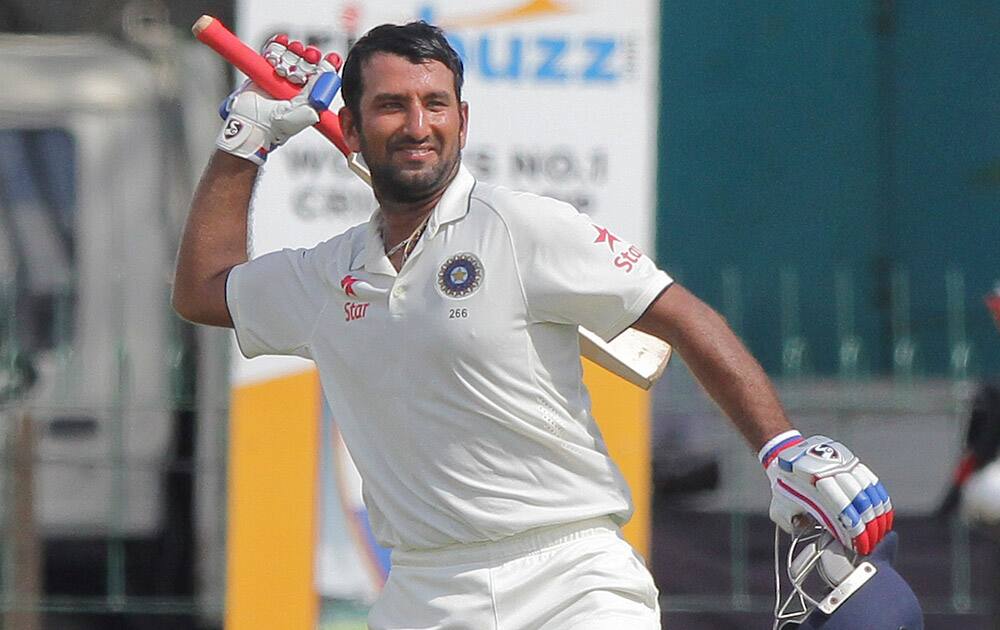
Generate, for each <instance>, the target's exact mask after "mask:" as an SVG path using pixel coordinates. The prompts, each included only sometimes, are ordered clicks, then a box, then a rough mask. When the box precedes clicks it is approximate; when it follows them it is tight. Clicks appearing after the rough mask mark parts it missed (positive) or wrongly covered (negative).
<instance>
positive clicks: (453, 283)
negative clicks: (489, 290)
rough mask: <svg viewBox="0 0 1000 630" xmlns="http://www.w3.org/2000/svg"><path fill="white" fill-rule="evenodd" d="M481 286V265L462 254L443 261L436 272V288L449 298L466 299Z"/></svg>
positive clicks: (469, 255) (472, 256) (477, 260)
mask: <svg viewBox="0 0 1000 630" xmlns="http://www.w3.org/2000/svg"><path fill="white" fill-rule="evenodd" d="M482 284H483V263H481V262H479V259H478V258H476V256H475V255H474V254H470V253H468V252H463V253H461V254H455V255H454V256H452V257H451V258H449V259H448V260H446V261H444V264H443V265H441V269H439V270H438V288H439V289H441V293H444V294H445V295H447V296H448V297H451V298H466V297H469V296H470V295H472V294H473V293H475V292H476V291H477V290H478V289H479V287H480V286H481V285H482Z"/></svg>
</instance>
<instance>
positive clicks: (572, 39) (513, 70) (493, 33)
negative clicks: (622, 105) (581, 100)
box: [418, 6, 639, 86]
mask: <svg viewBox="0 0 1000 630" xmlns="http://www.w3.org/2000/svg"><path fill="white" fill-rule="evenodd" d="M418 19H421V20H424V21H426V22H428V23H430V24H441V26H442V27H443V28H444V30H445V33H446V35H447V37H448V41H449V42H450V43H451V45H452V47H454V48H455V51H456V52H458V54H459V56H460V57H461V58H462V62H463V64H464V65H465V72H466V75H467V76H475V77H477V78H480V79H482V80H485V81H489V82H505V83H532V84H539V85H567V84H575V85H581V84H582V85H594V86H607V85H612V84H616V83H619V82H622V81H626V80H629V79H632V78H634V77H635V76H636V75H637V67H638V59H637V57H638V50H639V43H638V41H637V40H638V38H637V37H636V36H633V35H629V34H624V33H614V32H597V31H593V30H588V31H587V32H581V33H574V32H570V31H565V30H559V29H545V30H541V29H523V28H518V26H517V25H516V24H513V25H512V24H506V23H503V24H501V23H498V24H496V25H488V26H487V27H485V28H484V27H482V26H463V24H462V22H463V21H462V20H454V21H452V20H449V19H447V16H442V15H439V14H437V13H436V12H435V11H434V10H433V9H432V8H431V7H427V6H425V7H423V8H422V9H421V10H420V11H419V13H418ZM468 21H469V22H472V21H473V20H468ZM453 22H454V23H453Z"/></svg>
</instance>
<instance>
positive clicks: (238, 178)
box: [173, 36, 340, 328]
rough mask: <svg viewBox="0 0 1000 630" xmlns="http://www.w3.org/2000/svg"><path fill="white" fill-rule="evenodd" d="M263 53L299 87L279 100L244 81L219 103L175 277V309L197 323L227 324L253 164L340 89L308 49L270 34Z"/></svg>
mask: <svg viewBox="0 0 1000 630" xmlns="http://www.w3.org/2000/svg"><path fill="white" fill-rule="evenodd" d="M272 52H273V53H277V54H269V53H272ZM264 53H265V58H266V59H267V61H268V63H270V64H271V65H273V66H274V67H275V72H277V73H278V74H279V75H280V76H282V77H286V78H287V79H288V80H289V81H291V82H293V83H296V84H300V85H301V84H305V85H304V87H303V89H302V90H301V92H299V94H298V95H297V96H295V97H294V98H292V99H291V100H278V99H273V98H271V97H270V96H268V95H267V94H266V93H265V92H263V91H262V90H260V89H259V88H258V87H257V86H256V85H255V84H253V83H251V82H246V83H244V84H243V85H242V86H240V87H239V88H238V89H237V90H236V91H234V92H233V93H232V94H230V95H229V98H228V99H227V100H226V102H225V103H224V104H223V109H222V111H221V113H222V115H223V117H224V118H225V120H226V122H225V124H224V125H223V127H222V130H221V131H220V132H219V136H218V138H217V139H216V141H215V144H216V146H217V147H218V148H219V151H216V152H215V155H213V156H212V159H211V161H210V162H209V164H208V167H207V168H206V169H205V173H204V174H203V175H202V178H201V182H199V184H198V189H197V191H195V195H194V200H193V201H192V202H191V213H190V214H189V215H188V220H187V225H185V227H184V236H183V237H182V238H181V245H180V250H179V252H178V254H177V267H176V271H175V274H174V294H173V305H174V309H175V310H176V311H177V313H178V314H180V316H181V317H183V318H184V319H187V320H190V321H192V322H195V323H198V324H209V325H212V326H226V327H228V328H232V327H233V320H232V317H231V316H230V314H229V309H228V307H227V305H226V279H227V278H228V276H229V271H230V270H231V269H232V268H233V267H235V266H236V265H239V264H240V263H243V262H246V260H247V211H248V208H249V207H250V198H251V197H252V195H253V186H254V182H255V181H256V178H257V170H258V167H259V166H261V165H263V164H264V162H265V161H266V160H267V156H268V155H269V154H270V153H271V152H272V151H274V150H275V149H276V148H278V147H279V146H281V145H282V144H284V143H285V141H287V140H288V139H289V138H290V137H292V136H293V135H295V134H296V133H298V132H300V131H302V130H303V129H305V128H306V127H310V126H312V125H315V124H316V123H317V122H318V121H319V112H320V111H323V110H326V109H327V108H328V107H329V106H330V102H331V101H332V100H333V97H334V95H335V94H336V92H337V88H339V86H340V79H339V78H338V77H337V75H336V73H335V72H334V71H333V70H334V66H333V65H332V61H330V60H328V59H322V58H321V55H320V52H319V50H318V49H316V48H314V47H312V46H307V47H304V46H302V44H301V43H300V42H291V43H289V42H288V38H287V37H285V36H275V37H273V38H271V40H269V41H268V43H267V44H265V48H264Z"/></svg>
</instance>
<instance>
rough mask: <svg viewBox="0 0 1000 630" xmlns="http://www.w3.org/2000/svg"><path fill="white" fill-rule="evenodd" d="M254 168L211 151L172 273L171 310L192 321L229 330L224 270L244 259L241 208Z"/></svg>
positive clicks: (248, 194) (244, 208)
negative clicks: (173, 272)
mask: <svg viewBox="0 0 1000 630" xmlns="http://www.w3.org/2000/svg"><path fill="white" fill-rule="evenodd" d="M257 170H258V169H257V166H256V165H255V164H253V163H251V162H249V161H247V160H244V159H241V158H237V157H234V156H232V155H229V154H227V153H223V152H221V151H216V152H215V154H214V155H213V156H212V159H211V160H210V161H209V164H208V166H207V167H206V168H205V172H204V173H203V174H202V178H201V181H200V182H199V183H198V188H197V190H196V191H195V194H194V199H193V200H192V202H191V211H190V214H189V215H188V218H187V223H186V225H185V227H184V235H183V237H182V238H181V244H180V249H179V251H178V254H177V267H176V270H175V274H174V293H173V305H174V308H175V309H176V310H177V312H178V313H179V314H180V315H181V316H182V317H184V318H185V319H189V320H191V321H193V322H197V323H200V324H210V325H213V326H227V327H232V325H233V323H232V319H231V318H230V316H229V310H228V308H227V307H226V277H227V276H228V274H229V270H230V269H232V268H233V267H235V266H236V265H238V264H240V263H242V262H245V261H246V260H247V209H248V207H249V205H250V198H251V196H252V194H253V186H254V182H255V181H256V179H257Z"/></svg>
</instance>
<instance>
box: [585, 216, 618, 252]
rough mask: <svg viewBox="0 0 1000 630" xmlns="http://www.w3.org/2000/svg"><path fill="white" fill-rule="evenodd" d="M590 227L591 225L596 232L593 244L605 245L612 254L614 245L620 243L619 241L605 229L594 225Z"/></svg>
mask: <svg viewBox="0 0 1000 630" xmlns="http://www.w3.org/2000/svg"><path fill="white" fill-rule="evenodd" d="M591 225H593V226H594V229H595V230H597V238H596V239H594V242H595V243H607V244H608V247H609V248H610V249H611V252H612V253H614V251H615V243H617V242H619V241H621V239H620V238H618V237H617V236H615V235H614V234H612V233H611V232H609V231H608V230H607V228H603V227H601V226H599V225H597V224H596V223H592V224H591Z"/></svg>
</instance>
